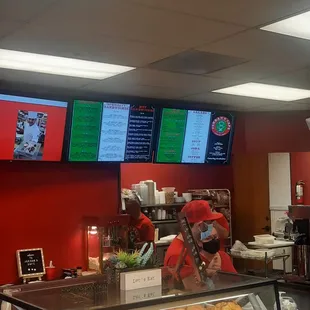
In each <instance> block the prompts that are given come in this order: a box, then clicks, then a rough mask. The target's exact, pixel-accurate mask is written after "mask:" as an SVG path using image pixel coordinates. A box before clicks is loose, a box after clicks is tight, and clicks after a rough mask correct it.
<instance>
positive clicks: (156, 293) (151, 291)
mask: <svg viewBox="0 0 310 310" xmlns="http://www.w3.org/2000/svg"><path fill="white" fill-rule="evenodd" d="M161 296H162V287H161V286H152V287H146V288H141V289H138V290H129V291H121V301H122V303H126V304H129V303H133V302H139V301H143V300H149V299H155V298H160V297H161Z"/></svg>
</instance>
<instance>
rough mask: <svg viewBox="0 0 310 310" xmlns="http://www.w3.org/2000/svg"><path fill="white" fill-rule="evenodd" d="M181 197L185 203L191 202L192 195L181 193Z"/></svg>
mask: <svg viewBox="0 0 310 310" xmlns="http://www.w3.org/2000/svg"><path fill="white" fill-rule="evenodd" d="M182 197H183V198H184V199H185V201H186V202H190V201H192V193H183V194H182Z"/></svg>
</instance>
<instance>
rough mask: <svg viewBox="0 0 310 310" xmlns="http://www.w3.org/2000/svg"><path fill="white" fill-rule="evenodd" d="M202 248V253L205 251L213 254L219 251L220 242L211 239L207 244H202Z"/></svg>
mask: <svg viewBox="0 0 310 310" xmlns="http://www.w3.org/2000/svg"><path fill="white" fill-rule="evenodd" d="M202 248H203V249H204V251H206V252H208V253H210V254H215V253H217V252H218V251H219V250H220V240H219V239H212V240H211V241H209V242H203V243H202Z"/></svg>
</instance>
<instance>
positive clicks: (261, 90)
mask: <svg viewBox="0 0 310 310" xmlns="http://www.w3.org/2000/svg"><path fill="white" fill-rule="evenodd" d="M212 92H213V93H220V94H229V95H236V96H244V97H253V98H262V99H270V100H279V101H294V100H300V99H305V98H310V90H307V89H300V88H291V87H284V86H277V85H269V84H261V83H245V84H240V85H236V86H231V87H227V88H222V89H217V90H213V91H212Z"/></svg>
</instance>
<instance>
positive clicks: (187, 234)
mask: <svg viewBox="0 0 310 310" xmlns="http://www.w3.org/2000/svg"><path fill="white" fill-rule="evenodd" d="M178 222H179V226H180V230H181V234H182V237H183V240H184V245H185V247H186V249H187V254H188V255H189V257H190V258H191V260H192V263H193V267H194V269H195V275H196V278H197V280H198V281H199V282H202V281H203V279H204V271H205V269H206V264H205V263H204V262H203V261H202V259H201V257H200V254H199V249H198V246H197V243H196V241H195V239H194V236H193V233H192V229H191V227H190V225H189V223H188V221H187V218H186V216H185V213H183V212H180V213H178Z"/></svg>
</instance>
